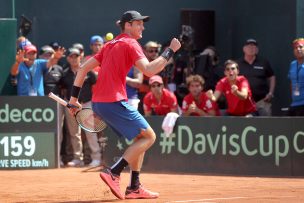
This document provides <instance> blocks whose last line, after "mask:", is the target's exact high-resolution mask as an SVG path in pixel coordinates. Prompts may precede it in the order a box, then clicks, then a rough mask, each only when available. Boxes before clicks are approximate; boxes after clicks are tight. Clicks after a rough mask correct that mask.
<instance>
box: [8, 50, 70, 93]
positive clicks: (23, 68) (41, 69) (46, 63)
mask: <svg viewBox="0 0 304 203" xmlns="http://www.w3.org/2000/svg"><path fill="white" fill-rule="evenodd" d="M64 52H65V49H64V48H59V49H58V50H57V51H56V52H55V54H54V55H53V57H52V58H50V59H49V60H44V59H37V48H36V47H35V46H34V45H32V44H31V45H27V46H25V47H24V50H19V51H18V52H17V55H16V62H15V63H14V64H13V66H12V67H11V75H12V76H17V94H18V95H19V96H44V87H43V74H44V73H45V72H46V71H47V69H48V68H50V67H52V66H53V65H55V64H56V63H57V62H58V60H59V59H60V58H61V57H62V56H63V54H64Z"/></svg>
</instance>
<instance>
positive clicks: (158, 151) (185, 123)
mask: <svg viewBox="0 0 304 203" xmlns="http://www.w3.org/2000/svg"><path fill="white" fill-rule="evenodd" d="M163 119H164V117H160V116H156V117H148V118H147V120H148V122H149V123H150V125H151V126H152V128H153V129H154V131H155V133H156V136H157V139H156V142H155V143H154V145H153V146H152V148H151V149H149V150H148V151H147V153H146V154H145V160H144V164H143V169H144V170H145V171H158V172H190V173H211V174H212V173H217V174H237V175H270V176H272V175H285V176H290V175H291V176H303V175H304V125H303V123H304V118H290V117H269V118H265V117H254V118H244V117H179V118H178V120H177V122H176V125H175V128H174V131H173V133H172V134H171V135H170V137H166V135H165V133H164V132H163V130H162V129H161V125H162V121H163ZM105 136H106V137H107V138H108V143H107V146H106V148H105V157H106V164H108V165H111V164H113V163H114V161H115V159H117V158H118V157H119V156H121V154H122V153H123V152H124V150H125V149H126V148H127V147H128V146H129V145H130V144H131V142H129V141H127V140H125V139H120V138H118V136H117V135H115V134H114V132H113V131H111V130H110V129H107V131H106V132H105Z"/></svg>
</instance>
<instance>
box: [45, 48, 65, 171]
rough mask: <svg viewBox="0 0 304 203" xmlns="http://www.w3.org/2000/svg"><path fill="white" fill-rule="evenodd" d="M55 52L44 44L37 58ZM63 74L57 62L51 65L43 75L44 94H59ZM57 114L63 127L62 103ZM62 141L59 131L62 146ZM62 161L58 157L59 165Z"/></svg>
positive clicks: (50, 56) (47, 57)
mask: <svg viewBox="0 0 304 203" xmlns="http://www.w3.org/2000/svg"><path fill="white" fill-rule="evenodd" d="M54 53H55V51H54V49H53V48H52V47H51V46H49V45H45V46H42V47H41V48H40V51H39V58H40V59H45V60H49V59H50V58H52V57H53V54H54ZM62 75H63V69H62V67H61V66H59V65H58V64H54V65H52V66H51V67H50V68H49V69H48V70H47V71H46V72H45V73H44V75H43V80H44V94H45V95H48V94H49V93H50V92H53V93H54V94H56V95H58V96H61V88H60V85H59V83H60V79H61V77H62ZM57 113H58V115H59V117H58V118H60V122H61V124H62V126H61V128H63V127H64V126H63V123H64V107H63V106H62V105H59V109H58V112H57ZM62 142H63V133H62V131H60V134H59V143H61V146H62ZM63 165H64V163H63V161H62V158H60V166H63Z"/></svg>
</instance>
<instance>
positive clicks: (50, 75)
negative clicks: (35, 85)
mask: <svg viewBox="0 0 304 203" xmlns="http://www.w3.org/2000/svg"><path fill="white" fill-rule="evenodd" d="M54 53H55V50H54V49H53V48H52V47H51V46H49V45H44V46H42V47H41V48H40V51H39V58H40V59H45V60H49V59H50V58H52V56H53V54H54ZM62 75H63V69H62V67H61V66H60V65H58V64H54V65H53V66H52V67H50V68H49V69H48V71H46V72H45V73H44V75H43V81H44V83H43V84H44V94H45V95H48V94H49V93H50V92H53V93H54V94H56V95H58V96H60V95H61V90H60V87H59V81H60V79H61V77H62Z"/></svg>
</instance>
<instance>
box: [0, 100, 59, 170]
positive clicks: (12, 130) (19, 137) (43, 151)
mask: <svg viewBox="0 0 304 203" xmlns="http://www.w3.org/2000/svg"><path fill="white" fill-rule="evenodd" d="M56 136H57V104H56V103H55V102H53V101H51V100H50V99H49V98H47V97H26V96H10V97H0V169H30V168H55V167H56V166H57V164H56V163H57V139H56Z"/></svg>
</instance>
